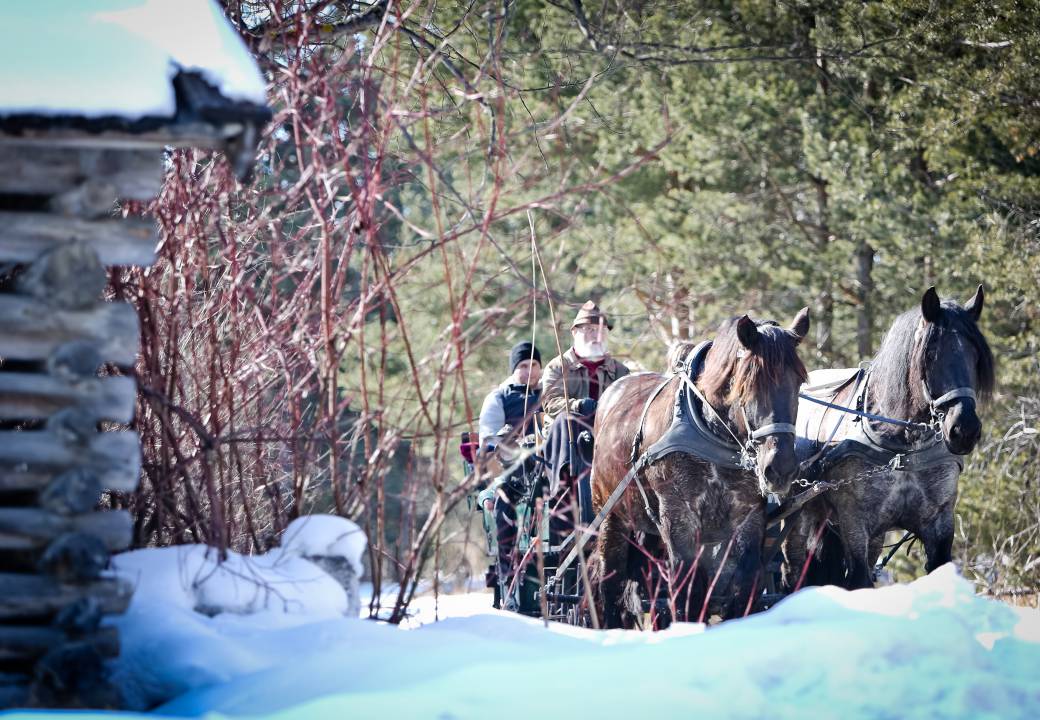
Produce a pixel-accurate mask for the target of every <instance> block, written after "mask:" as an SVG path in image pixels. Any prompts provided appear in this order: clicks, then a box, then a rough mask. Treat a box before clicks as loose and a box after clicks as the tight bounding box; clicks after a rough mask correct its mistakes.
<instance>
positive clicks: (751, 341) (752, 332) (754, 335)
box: [737, 315, 759, 350]
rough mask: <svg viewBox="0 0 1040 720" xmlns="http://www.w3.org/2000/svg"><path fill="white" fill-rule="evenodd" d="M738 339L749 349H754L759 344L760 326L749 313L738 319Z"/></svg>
mask: <svg viewBox="0 0 1040 720" xmlns="http://www.w3.org/2000/svg"><path fill="white" fill-rule="evenodd" d="M737 339H738V340H740V344H741V345H743V346H744V347H746V348H747V349H748V350H754V349H755V346H756V345H758V339H759V338H758V326H757V325H755V321H754V320H752V319H751V318H749V317H748V316H747V315H744V316H742V317H741V318H740V319H739V320H737Z"/></svg>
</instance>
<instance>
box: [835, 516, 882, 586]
mask: <svg viewBox="0 0 1040 720" xmlns="http://www.w3.org/2000/svg"><path fill="white" fill-rule="evenodd" d="M841 541H842V544H843V545H844V546H845V562H846V564H847V565H848V568H849V569H848V575H847V576H846V578H845V588H846V589H848V590H858V589H860V588H869V587H874V568H873V566H872V565H871V564H870V562H869V556H870V533H868V532H867V529H866V528H865V527H864V526H863V524H862V523H860V522H855V518H851V517H845V518H842V524H841Z"/></svg>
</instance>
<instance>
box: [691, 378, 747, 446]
mask: <svg viewBox="0 0 1040 720" xmlns="http://www.w3.org/2000/svg"><path fill="white" fill-rule="evenodd" d="M694 384H695V385H697V389H698V390H699V391H700V392H701V395H702V396H704V398H705V399H706V400H707V399H708V396H707V393H705V392H704V388H703V387H701V386H700V384H699V383H694ZM710 405H711V409H712V410H714V411H715V412H716V413H717V414H718V416H719V417H720V418H722V419H723V420H724V421H728V422H729V429H728V430H727V429H726V428H724V427H718V425H719V423H718V420H716V419H715V416H714V415H712V414H711V412H710V411H705V410H702V411H701V415H702V416H703V417H704V419H705V420H706V421H707V422H708V426H709V427H711V428H712V429H713V430H715V432H716V433H717V434H718V435H719V436H721V437H725V438H726V439H728V440H729V439H731V438H730V436H729V433H730V432H733V433H734V434H735V435H737V436H738V437H739V433H740V421H739V420H738V419H737V415H738V414H739V410H738V408H737V406H736V405H731V404H730V403H729V402H728V401H726V400H722V401H718V402H712V403H710Z"/></svg>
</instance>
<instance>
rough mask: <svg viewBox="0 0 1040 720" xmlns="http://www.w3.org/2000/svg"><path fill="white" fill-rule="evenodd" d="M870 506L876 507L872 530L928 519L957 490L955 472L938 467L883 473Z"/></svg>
mask: <svg viewBox="0 0 1040 720" xmlns="http://www.w3.org/2000/svg"><path fill="white" fill-rule="evenodd" d="M886 480H887V481H888V482H887V483H886V484H885V485H881V486H880V487H879V489H880V490H881V492H877V493H876V494H875V497H874V498H871V499H869V505H868V507H869V506H873V507H875V508H877V510H876V515H875V522H874V523H873V525H874V531H875V532H883V531H885V530H888V529H890V528H893V527H904V528H905V527H917V526H919V525H920V524H921V523H923V522H927V521H928V520H930V519H931V518H933V517H935V515H936V514H937V513H938V512H939V511H940V510H941V509H942V508H943V507H944V506H946V505H947V504H949V503H951V502H953V500H954V499H955V497H956V493H957V473H956V472H952V473H951V472H950V471H946V470H942V469H939V470H938V471H928V472H922V473H908V472H893V473H889V474H888V475H887V476H886Z"/></svg>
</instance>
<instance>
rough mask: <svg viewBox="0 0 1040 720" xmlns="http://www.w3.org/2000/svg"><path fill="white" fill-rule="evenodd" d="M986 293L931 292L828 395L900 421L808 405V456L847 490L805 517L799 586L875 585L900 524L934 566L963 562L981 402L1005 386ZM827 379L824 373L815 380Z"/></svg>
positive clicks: (789, 551) (799, 531) (795, 535)
mask: <svg viewBox="0 0 1040 720" xmlns="http://www.w3.org/2000/svg"><path fill="white" fill-rule="evenodd" d="M983 299H984V294H983V288H982V286H981V285H980V286H979V288H978V290H977V291H976V293H975V295H974V296H973V297H972V298H971V299H970V300H969V301H968V302H967V303H965V305H964V306H963V307H962V306H961V305H959V304H957V303H956V302H953V301H951V300H946V301H942V302H940V300H939V296H938V294H937V293H936V292H935V288H929V289H928V290H927V291H926V292H925V293H924V296H923V297H922V299H921V306H920V309H915V310H911V311H909V312H906V313H904V314H902V315H900V316H899V317H898V318H896V320H895V322H894V323H893V325H892V327H891V328H890V329H889V330H888V333H887V334H886V335H885V338H884V340H883V341H882V343H881V349H880V350H879V351H878V353H877V355H876V356H875V357H874V359H873V360H872V361H871V363H870V364H869V367H868V368H866V369H862V370H860V371H859V372H849V373H846V374H845V378H844V380H843V379H842V378H841V377H839V378H838V379H837V380H836V381H834V382H833V383H832V386H831V390H830V392H828V393H825V394H824V397H823V399H824V400H825V401H827V402H830V403H831V404H833V405H840V406H843V407H851V408H855V409H859V410H861V411H864V412H866V413H869V414H870V415H873V416H875V417H884V418H886V419H889V420H896V421H900V424H896V423H891V422H885V421H882V420H879V419H872V418H869V417H857V416H854V415H851V414H849V413H844V412H842V411H840V410H836V409H834V408H832V407H826V406H823V405H821V404H819V403H816V402H812V401H810V400H806V399H803V400H802V401H801V402H800V404H799V409H798V435H799V437H798V447H799V457H800V459H801V460H802V462H803V465H806V466H808V473H809V474H810V475H811V476H814V479H820V480H825V481H829V482H831V483H833V484H835V485H837V487H836V488H835V489H833V490H830V491H829V492H827V493H826V494H825V495H823V496H821V497H820V498H819V499H817V500H815V501H813V502H811V503H809V504H808V505H806V507H805V508H804V510H803V511H802V513H801V515H800V516H799V517H798V518H797V519H796V520H795V521H794V523H795V526H794V528H793V531H792V532H791V534H790V536H789V538H788V540H787V542H786V544H785V556H786V563H785V581H786V584H787V586H788V589H794V588H795V587H796V586H798V585H800V584H825V583H826V584H837V585H842V586H844V587H847V588H861V587H870V586H871V585H872V584H873V572H872V571H873V568H874V565H875V563H876V562H877V559H878V557H879V555H880V553H881V549H882V542H883V539H884V535H885V532H886V531H888V530H892V529H897V528H901V529H904V530H908V531H911V532H913V533H915V534H916V535H917V536H918V537H919V538H920V539H921V541H922V542H923V544H924V549H925V552H926V553H927V556H928V560H927V565H926V568H927V571H928V572H931V571H932V570H934V569H935V568H937V567H939V566H940V565H943V564H945V563H947V562H949V561H950V560H951V559H952V547H953V534H954V526H953V517H954V515H953V510H954V504H955V502H956V500H957V481H958V478H959V476H960V473H961V469H962V467H963V456H964V455H967V454H968V453H970V452H971V451H972V450H973V449H974V447H975V445H976V444H977V443H978V441H979V438H980V436H981V433H982V423H981V421H980V420H979V416H978V414H977V405H978V403H979V402H980V401H982V400H984V399H985V398H986V397H987V396H988V395H989V394H990V393H991V392H992V390H993V384H994V361H993V353H992V352H991V351H990V348H989V345H988V344H987V342H986V339H985V337H983V335H982V333H981V332H980V330H979V328H978V324H977V323H978V320H979V317H980V316H981V314H982V305H983ZM823 372H825V373H827V372H830V373H833V372H834V371H823ZM818 379H820V374H819V373H813V374H812V375H811V376H810V385H812V384H813V383H814V382H815V381H817V380H818ZM810 551H811V552H810ZM810 554H811V555H812V556H813V557H812V558H810V557H808V556H809V555H810ZM810 561H811V562H810ZM807 563H809V564H807Z"/></svg>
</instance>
